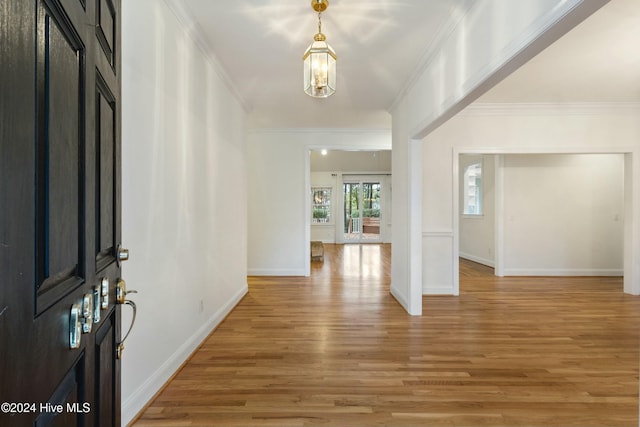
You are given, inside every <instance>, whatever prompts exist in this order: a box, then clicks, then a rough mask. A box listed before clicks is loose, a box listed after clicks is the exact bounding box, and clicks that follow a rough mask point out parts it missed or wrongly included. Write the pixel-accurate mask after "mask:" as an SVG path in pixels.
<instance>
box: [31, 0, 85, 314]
mask: <svg viewBox="0 0 640 427" xmlns="http://www.w3.org/2000/svg"><path fill="white" fill-rule="evenodd" d="M37 26H38V28H37V32H38V41H37V43H38V44H37V52H38V63H37V76H38V86H37V90H36V96H37V107H38V110H37V116H38V122H37V126H38V131H37V156H38V165H37V170H36V174H37V177H38V178H37V183H38V186H37V190H36V194H37V205H36V211H37V213H38V224H37V225H38V226H37V234H36V248H37V254H36V259H37V261H36V262H37V266H38V283H39V285H38V299H37V313H38V314H39V313H42V311H44V310H45V309H47V308H48V307H50V306H51V305H52V304H53V303H55V302H56V301H57V300H59V299H60V297H61V296H63V295H65V294H67V293H68V292H69V291H70V290H72V289H73V288H75V287H77V286H79V285H80V284H81V283H82V282H83V277H82V276H83V272H82V266H83V264H84V263H83V260H82V255H83V254H82V247H81V245H82V242H81V241H80V234H81V232H82V214H83V212H84V210H83V209H81V206H82V199H81V194H82V190H83V188H82V185H83V182H84V177H83V176H82V170H81V167H82V158H81V153H82V152H84V147H83V146H81V145H82V144H84V142H85V138H84V135H82V129H83V126H82V124H81V123H80V117H82V116H83V115H84V110H85V107H84V103H85V100H84V98H83V97H81V96H80V94H81V93H82V92H83V91H84V88H83V82H84V80H85V79H84V74H85V72H84V62H85V61H84V60H83V57H84V54H85V52H84V49H83V48H82V41H81V40H80V39H79V36H78V35H77V34H76V32H75V30H74V28H73V27H72V24H71V23H70V20H69V18H68V17H67V16H65V13H64V11H62V10H60V9H59V6H58V5H56V4H53V3H52V2H49V1H40V2H39V4H38V19H37Z"/></svg>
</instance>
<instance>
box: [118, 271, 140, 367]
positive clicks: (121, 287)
mask: <svg viewBox="0 0 640 427" xmlns="http://www.w3.org/2000/svg"><path fill="white" fill-rule="evenodd" d="M137 293H138V291H134V290H130V291H127V284H126V282H125V281H124V280H122V279H120V280H119V281H118V284H117V285H116V302H117V303H118V304H121V305H128V306H130V307H131V308H132V309H133V317H132V318H131V325H129V329H128V330H127V333H126V334H124V338H122V340H121V341H120V342H119V343H118V345H117V346H116V358H118V359H121V358H122V352H123V351H124V342H125V341H126V339H127V337H128V336H129V334H130V333H131V330H132V329H133V325H134V324H135V323H136V315H137V313H138V307H137V306H136V303H135V302H133V301H131V300H129V299H126V296H127V294H137Z"/></svg>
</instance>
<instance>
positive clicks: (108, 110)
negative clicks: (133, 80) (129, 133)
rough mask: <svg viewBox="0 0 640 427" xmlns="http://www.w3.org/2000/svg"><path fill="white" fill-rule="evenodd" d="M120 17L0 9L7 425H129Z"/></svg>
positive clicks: (2, 365) (44, 7)
mask: <svg viewBox="0 0 640 427" xmlns="http://www.w3.org/2000/svg"><path fill="white" fill-rule="evenodd" d="M104 11H107V12H108V13H107V14H106V15H108V16H103V15H104ZM119 11H120V2H119V1H111V0H33V1H25V0H3V1H2V2H0V85H1V91H0V93H2V96H0V284H1V286H0V403H1V402H9V403H11V402H13V403H15V404H18V403H19V404H21V405H23V406H22V410H20V411H14V412H13V413H11V412H6V411H3V412H0V425H1V426H3V427H4V426H8V427H13V426H33V425H36V426H65V427H69V426H116V425H117V426H119V425H120V361H119V360H118V359H117V358H116V348H117V346H118V342H119V338H120V332H121V331H120V309H119V307H117V305H116V298H115V297H116V290H115V286H116V282H117V280H118V279H119V277H120V268H119V265H118V264H117V262H116V248H117V246H118V244H119V243H120V230H121V228H120V223H119V221H120V212H119V209H120V189H121V183H120V158H119V156H120V130H119V126H120V124H119V121H120V77H119V75H118V74H119V71H118V67H117V64H118V61H119V51H118V49H117V46H118V45H119V28H120V16H119ZM98 19H99V20H98ZM101 38H102V39H103V40H101ZM103 42H106V46H107V47H108V49H106V50H105V47H104V46H103ZM103 279H105V280H106V281H108V284H107V286H106V287H105V294H106V297H107V298H108V303H107V304H105V305H104V307H103V306H102V304H101V301H100V300H99V299H102V289H101V284H102V281H103ZM96 297H98V298H99V299H96ZM85 299H86V300H87V301H93V302H94V303H95V304H98V308H97V309H96V311H93V310H89V304H87V306H86V308H87V312H88V313H91V315H92V316H91V318H92V319H91V320H93V315H94V314H98V316H96V317H95V321H93V322H91V321H89V319H85V320H84V323H83V324H82V325H81V326H82V327H83V328H84V329H83V333H82V334H81V340H80V343H79V346H78V348H73V349H72V348H70V331H71V329H72V328H71V326H72V323H71V316H70V313H71V308H72V306H74V305H75V304H80V305H82V303H83V301H84V300H85ZM81 308H83V307H81ZM81 311H83V310H81ZM24 404H28V405H29V406H27V407H25V406H24ZM25 408H26V410H25Z"/></svg>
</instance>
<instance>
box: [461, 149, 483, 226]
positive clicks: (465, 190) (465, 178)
mask: <svg viewBox="0 0 640 427" xmlns="http://www.w3.org/2000/svg"><path fill="white" fill-rule="evenodd" d="M471 168H477V169H479V170H480V174H479V175H480V179H479V181H480V182H479V185H478V178H476V179H475V184H476V185H470V182H469V175H468V173H469V170H470V169H471ZM471 187H473V188H474V189H475V193H476V194H475V195H474V197H476V199H477V203H475V204H474V205H475V206H476V207H477V208H478V212H470V211H468V207H469V202H468V200H469V197H470V195H469V194H470V191H469V190H470V188H471ZM461 213H462V216H463V217H464V218H482V217H483V216H484V161H483V159H479V160H474V161H473V162H471V163H469V164H467V165H465V166H464V171H463V173H462V212H461Z"/></svg>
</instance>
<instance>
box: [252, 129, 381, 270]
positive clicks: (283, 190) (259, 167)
mask: <svg viewBox="0 0 640 427" xmlns="http://www.w3.org/2000/svg"><path fill="white" fill-rule="evenodd" d="M247 141H248V170H249V177H248V179H249V186H248V188H249V207H248V221H249V247H248V248H249V255H248V269H249V274H251V275H282V276H304V275H308V274H309V269H310V267H309V266H310V259H309V256H310V253H309V242H310V224H311V205H310V203H309V197H310V189H311V181H310V161H309V150H310V149H320V148H327V149H329V150H333V149H338V150H339V149H361V150H388V149H390V147H391V133H390V132H389V131H388V130H377V129H374V130H370V129H362V130H358V129H253V130H250V131H249V133H248V138H247Z"/></svg>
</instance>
